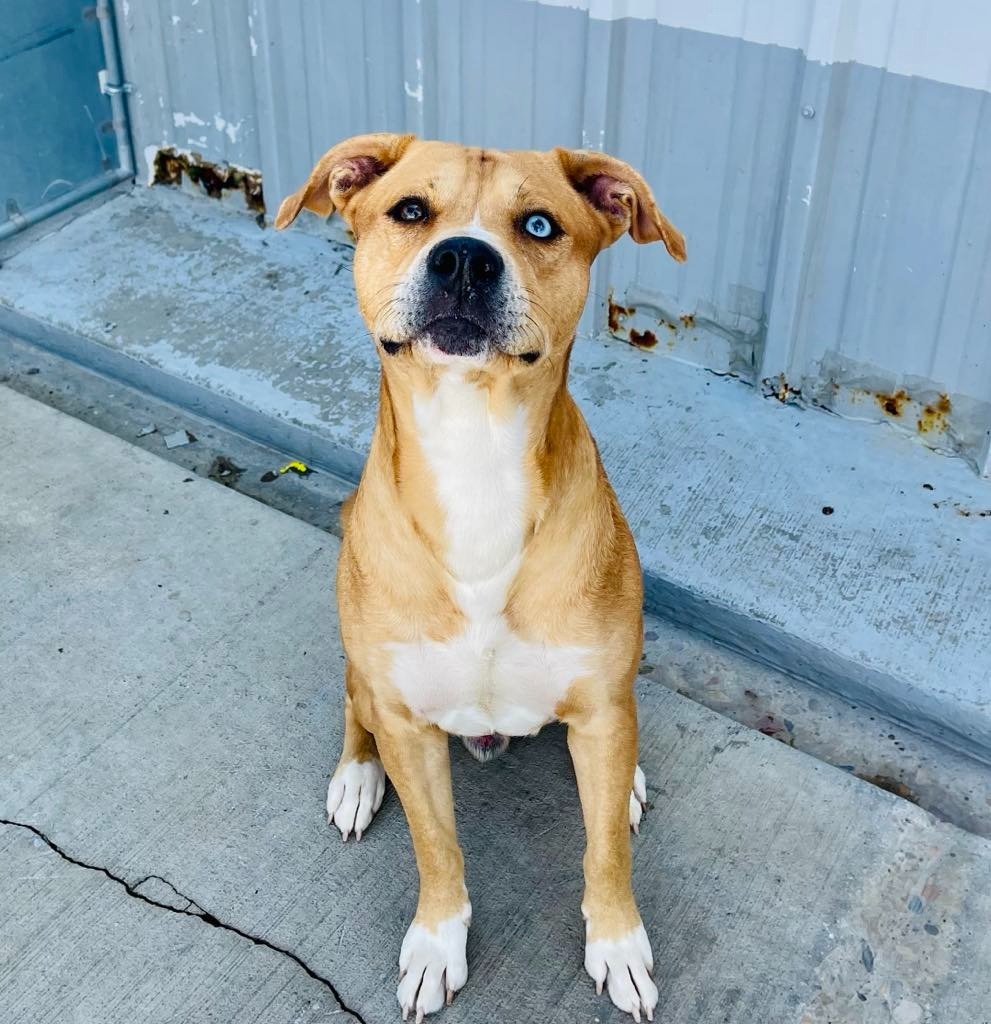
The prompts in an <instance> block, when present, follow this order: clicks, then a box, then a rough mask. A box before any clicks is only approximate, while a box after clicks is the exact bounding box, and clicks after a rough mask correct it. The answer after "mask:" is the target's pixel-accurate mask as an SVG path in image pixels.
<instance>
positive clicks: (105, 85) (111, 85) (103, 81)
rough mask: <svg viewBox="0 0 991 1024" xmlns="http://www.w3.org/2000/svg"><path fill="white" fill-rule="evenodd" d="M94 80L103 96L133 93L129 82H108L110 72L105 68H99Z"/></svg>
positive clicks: (132, 87)
mask: <svg viewBox="0 0 991 1024" xmlns="http://www.w3.org/2000/svg"><path fill="white" fill-rule="evenodd" d="M96 78H97V81H98V82H99V83H100V92H102V93H103V94H104V95H105V96H114V95H117V94H118V93H122V92H133V91H134V86H133V85H131V83H130V82H111V81H109V78H110V72H109V71H108V70H107V69H106V68H100V70H99V71H97V73H96Z"/></svg>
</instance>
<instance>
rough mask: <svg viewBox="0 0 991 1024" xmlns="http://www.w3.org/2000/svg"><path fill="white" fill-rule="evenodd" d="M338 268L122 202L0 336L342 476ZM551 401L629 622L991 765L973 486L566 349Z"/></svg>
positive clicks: (49, 260)
mask: <svg viewBox="0 0 991 1024" xmlns="http://www.w3.org/2000/svg"><path fill="white" fill-rule="evenodd" d="M83 252H85V253H86V258H85V259H80V258H79V254H80V253H83ZM348 258H349V250H348V249H346V248H345V247H343V246H341V245H339V244H337V243H333V242H329V241H327V240H324V239H320V238H317V237H314V236H311V235H308V234H306V233H302V232H289V233H284V234H275V233H273V232H269V231H264V230H261V229H259V228H258V227H257V225H256V224H255V223H254V222H253V221H252V220H250V219H248V218H245V217H242V216H238V215H236V214H234V213H232V212H230V211H227V210H225V209H223V208H221V207H219V206H217V205H214V204H209V203H206V202H202V203H196V202H193V201H191V200H189V199H187V198H186V197H183V196H181V195H179V194H177V193H173V192H170V191H167V190H151V191H143V190H141V191H138V192H135V193H133V194H131V195H123V196H120V197H117V198H115V199H114V200H113V201H111V202H108V203H106V204H104V205H103V206H100V207H97V208H96V209H92V210H90V211H89V212H87V213H86V214H85V215H83V216H81V217H80V218H79V219H78V220H76V221H74V222H71V223H68V224H66V225H63V226H61V227H60V229H59V230H57V231H53V232H52V233H50V234H48V235H47V236H44V235H42V234H41V233H39V235H38V236H37V237H36V239H35V240H34V242H33V244H30V245H23V244H22V245H20V246H19V248H18V249H17V250H15V251H14V252H13V254H12V255H11V256H10V258H9V259H7V261H6V262H5V264H4V266H3V269H2V272H0V327H4V326H7V327H8V328H9V329H11V330H13V331H14V332H15V333H21V334H24V335H26V336H28V337H30V338H32V339H33V340H35V341H37V342H38V343H40V344H44V345H48V346H52V347H54V348H56V349H57V350H59V351H62V352H63V353H68V354H69V355H71V356H73V357H74V358H77V359H79V360H81V361H82V362H84V363H86V364H87V365H91V366H95V367H96V368H98V369H102V370H105V371H106V372H109V373H111V374H114V375H117V376H119V377H123V378H124V379H127V380H130V381H132V382H135V383H137V384H139V385H140V386H142V387H145V388H147V389H149V390H151V391H152V392H153V393H155V394H156V395H159V396H160V397H164V398H167V399H170V400H173V401H177V402H179V403H181V404H184V405H186V406H187V407H189V408H191V409H193V410H194V411H197V412H200V413H202V414H204V415H206V416H208V417H209V418H213V419H216V420H219V421H220V422H222V423H225V424H226V425H228V426H232V427H234V428H235V429H237V430H240V431H243V432H245V433H248V434H251V435H253V436H256V437H259V438H261V439H262V440H263V441H265V442H266V443H270V444H274V445H275V446H276V447H279V448H282V449H283V450H287V451H292V452H294V453H296V454H298V455H299V456H300V457H302V458H304V459H305V460H306V461H308V462H312V463H314V464H316V465H318V466H322V467H324V468H328V469H331V470H333V471H336V472H338V473H339V474H340V475H342V476H346V477H350V478H352V479H355V478H356V476H357V473H358V471H359V468H360V464H361V461H362V456H363V452H364V451H365V450H366V447H367V444H368V438H369V435H370V431H371V426H372V423H373V419H374V414H375V398H376V387H377V384H376V381H377V364H376V357H375V354H374V351H373V348H372V346H371V344H370V343H369V342H368V339H367V337H366V336H365V332H364V329H363V327H362V325H361V323H360V321H359V319H358V317H357V313H356V312H355V309H354V297H353V291H352V287H351V284H350V280H349V274H348ZM572 382H573V390H574V392H575V394H576V396H577V398H578V399H579V401H580V402H581V404H582V406H583V408H584V410H585V412H586V415H587V416H588V419H589V422H590V424H591V426H592V428H593V431H594V432H595V434H596V437H597V439H598V441H599V444H600V448H601V451H602V455H603V459H604V461H605V463H606V467H607V469H608V470H609V473H610V476H611V479H612V480H613V483H614V485H615V486H616V489H617V491H618V493H619V496H620V499H621V501H622V502H623V505H624V508H625V509H626V512H627V515H628V517H629V519H630V522H631V525H632V526H633V530H634V533H635V534H636V536H637V541H638V544H639V547H640V551H641V556H642V559H643V563H644V569H645V573H646V582H647V597H648V607H649V608H651V609H652V610H654V611H657V612H660V613H662V614H663V615H665V616H666V617H668V618H671V619H673V620H675V621H676V622H678V623H680V624H683V625H688V626H691V627H692V628H695V629H698V630H700V631H702V632H704V633H706V634H707V635H709V636H712V637H714V638H716V639H718V640H719V641H720V642H722V643H725V644H727V645H729V646H732V647H735V648H737V649H738V650H741V651H743V652H744V653H745V654H747V655H748V656H750V657H757V658H759V659H762V660H764V661H765V662H767V663H769V664H771V665H773V666H775V667H778V668H781V669H783V670H785V671H787V672H790V673H791V674H793V675H797V676H800V677H802V678H804V679H807V680H810V681H811V682H813V683H815V684H817V685H820V686H822V687H825V688H827V689H829V690H832V691H834V692H838V693H841V694H843V695H844V696H846V697H848V698H850V699H851V700H853V701H854V702H856V703H867V704H870V705H872V706H874V707H877V708H879V709H880V710H881V711H882V712H884V713H886V714H888V715H890V716H891V717H894V718H896V719H897V720H899V721H901V722H903V723H905V724H906V725H907V726H909V727H910V728H914V729H916V730H918V731H920V732H923V733H926V734H928V735H931V736H935V737H937V738H940V739H942V740H945V741H946V742H947V743H950V744H952V745H954V746H956V747H958V748H960V749H962V750H965V751H968V752H970V753H973V754H975V755H977V756H979V757H982V758H984V759H985V760H991V704H989V702H988V696H987V692H986V681H987V679H988V678H989V676H991V618H989V616H988V615H987V608H988V607H989V606H991V544H989V542H988V541H989V536H991V532H989V531H991V516H986V515H984V516H982V515H981V513H982V512H985V511H988V510H991V484H989V483H987V482H984V481H980V480H978V479H976V478H975V477H974V476H973V474H972V473H971V472H970V470H969V469H968V468H967V466H966V465H964V463H963V462H961V461H959V460H950V459H942V458H937V457H935V456H933V455H932V454H931V453H929V452H927V451H926V450H924V449H922V448H921V447H919V446H917V445H915V444H913V443H911V442H910V441H909V440H907V439H906V438H905V437H902V436H899V435H897V434H895V433H894V432H893V431H873V430H870V429H868V428H865V427H863V426H860V425H856V424H851V423H847V422H843V421H841V420H839V419H836V418H831V417H825V416H823V415H821V414H819V413H816V412H812V411H806V410H800V409H797V408H795V407H792V406H783V405H780V404H778V403H776V402H759V401H756V400H755V398H754V395H753V392H752V391H751V390H750V389H748V388H746V387H744V386H743V385H741V384H740V383H739V382H737V381H735V380H732V379H724V378H718V377H715V376H712V375H710V374H706V373H704V372H702V371H698V370H696V369H694V368H691V367H687V366H684V365H682V364H679V363H676V362H674V361H671V360H660V359H658V358H657V356H656V354H654V353H650V352H641V351H638V350H635V349H632V348H631V347H630V346H628V345H625V344H620V343H608V342H602V341H601V340H595V341H593V340H590V339H585V338H582V339H580V340H579V343H578V344H577V346H576V349H575V354H574V359H573V371H572ZM926 485H928V488H927V487H926ZM929 488H931V489H929ZM827 507H828V508H833V509H834V513H833V514H832V515H824V514H823V511H822V510H823V509H824V508H827Z"/></svg>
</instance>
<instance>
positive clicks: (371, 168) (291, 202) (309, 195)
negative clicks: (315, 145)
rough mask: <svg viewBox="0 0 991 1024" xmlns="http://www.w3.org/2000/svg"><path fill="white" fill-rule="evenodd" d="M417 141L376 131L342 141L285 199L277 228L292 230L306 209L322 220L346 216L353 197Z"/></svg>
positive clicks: (278, 217)
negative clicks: (303, 182) (335, 216)
mask: <svg viewBox="0 0 991 1024" xmlns="http://www.w3.org/2000/svg"><path fill="white" fill-rule="evenodd" d="M415 138H416V136H415V135H394V134H393V133H392V132H377V133H375V134H372V135H355V136H353V137H352V138H350V139H345V140H344V141H343V142H339V143H338V144H337V145H336V146H334V147H333V148H332V149H328V150H327V152H326V153H324V155H323V156H322V157H320V159H319V160H318V161H317V165H316V167H314V168H313V170H312V171H310V176H309V178H308V179H307V181H306V184H305V185H304V186H303V187H302V188H301V189H298V190H297V191H296V192H293V194H292V195H291V196H286V198H285V199H283V200H282V204H281V205H280V206H279V212H278V213H277V214H276V215H275V226H276V227H277V228H278V229H279V230H280V231H281V230H282V228H287V227H289V225H290V224H292V222H293V221H294V220H295V219H296V218H297V217H298V216H299V211H300V210H302V209H303V207H304V206H305V207H306V209H308V210H312V211H313V212H314V213H316V214H318V215H319V216H321V217H328V216H330V214H332V213H333V212H334V211H335V210H336V211H337V212H338V213H340V214H344V213H345V210H346V208H347V205H348V203H349V202H350V201H351V200H352V199H353V198H354V196H355V195H356V194H357V193H358V192H360V191H361V190H362V189H363V188H364V187H365V186H366V185H370V184H371V183H372V182H373V181H374V180H375V179H376V178H377V177H379V176H380V175H382V174H385V172H386V171H387V170H388V169H389V168H390V167H392V165H393V164H394V163H396V161H398V160H399V159H400V157H401V156H402V155H403V153H405V152H406V149H407V147H408V146H409V144H410V143H411V142H412V141H413V140H414V139H415Z"/></svg>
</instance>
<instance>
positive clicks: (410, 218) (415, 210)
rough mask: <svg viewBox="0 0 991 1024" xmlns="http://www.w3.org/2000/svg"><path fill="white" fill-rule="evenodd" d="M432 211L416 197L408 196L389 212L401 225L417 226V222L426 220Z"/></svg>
mask: <svg viewBox="0 0 991 1024" xmlns="http://www.w3.org/2000/svg"><path fill="white" fill-rule="evenodd" d="M429 213H430V211H429V210H428V208H427V204H426V203H425V202H424V201H423V200H422V199H417V198H415V197H414V196H407V197H406V198H405V199H400V200H399V202H398V203H396V205H395V206H393V208H392V209H391V210H390V211H389V216H390V217H391V218H392V219H393V220H397V221H399V222H400V223H401V224H415V223H416V222H417V221H420V220H426V219H427V217H428V216H429Z"/></svg>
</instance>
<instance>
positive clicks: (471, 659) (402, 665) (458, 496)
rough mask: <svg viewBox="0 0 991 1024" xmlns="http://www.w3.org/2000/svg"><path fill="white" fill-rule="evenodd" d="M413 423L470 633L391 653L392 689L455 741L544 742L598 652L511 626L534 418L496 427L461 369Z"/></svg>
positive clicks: (417, 405)
mask: <svg viewBox="0 0 991 1024" xmlns="http://www.w3.org/2000/svg"><path fill="white" fill-rule="evenodd" d="M414 414H415V418H416V427H417V432H418V435H419V441H420V445H421V447H422V449H423V453H424V456H425V458H426V460H427V464H428V465H429V467H430V469H431V471H432V473H433V476H434V485H435V487H436V489H437V497H438V499H439V501H440V504H441V507H442V508H443V510H444V515H445V528H446V534H447V552H446V562H447V568H448V571H449V573H450V574H451V579H452V586H453V590H454V595H455V598H456V600H457V601H458V603H459V605H460V606H461V610H462V611H463V612H464V614H465V617H466V619H467V620H468V622H467V626H466V628H465V629H464V631H463V632H462V633H460V634H459V635H458V636H455V637H452V638H451V639H450V640H448V641H446V642H444V643H438V642H436V641H431V640H424V641H421V642H419V643H404V644H395V645H393V661H392V681H393V683H394V685H395V686H396V687H397V689H398V690H399V691H400V693H401V694H402V695H403V698H404V699H405V701H406V703H407V705H408V706H409V707H410V709H411V710H412V711H414V712H416V713H417V714H419V715H422V716H423V717H424V718H426V719H428V720H429V721H431V722H434V723H435V724H437V725H439V726H440V727H441V728H442V729H444V730H446V731H447V732H452V733H457V734H460V735H462V736H481V735H485V734H487V733H493V732H499V733H503V734H504V735H507V736H520V735H526V734H528V733H533V732H536V731H537V730H538V729H539V728H540V727H541V726H542V725H544V724H545V723H546V722H548V721H550V720H551V719H552V718H553V717H554V708H555V706H556V705H557V704H558V702H559V701H560V700H561V698H562V697H563V696H564V695H565V693H566V692H567V690H568V687H569V686H570V684H571V683H572V682H573V681H574V679H575V678H576V677H578V676H579V675H581V674H583V672H585V671H586V661H587V656H588V654H589V651H588V650H587V649H586V648H583V647H553V646H549V645H547V644H541V643H531V642H528V641H525V640H522V639H520V637H518V636H517V635H516V634H515V633H514V632H513V631H512V630H511V629H510V627H509V624H508V623H507V621H506V618H505V616H504V615H503V611H504V609H505V606H506V598H507V594H508V592H509V587H510V585H511V584H512V582H513V579H514V578H515V576H516V573H517V571H518V570H519V567H520V561H521V558H522V551H523V517H524V511H525V505H526V498H527V495H526V478H525V473H524V460H525V457H526V444H527V424H526V414H525V410H524V409H523V408H517V409H516V410H514V411H513V413H512V414H511V415H510V416H509V417H508V418H505V419H497V418H495V417H493V415H492V414H491V413H490V410H489V408H488V400H487V393H486V391H485V390H484V389H483V388H479V387H476V386H475V385H474V384H471V383H469V382H467V381H465V379H464V376H463V373H462V372H461V371H460V369H459V368H457V367H453V366H452V367H450V368H449V369H448V371H447V372H446V373H445V375H444V376H443V378H442V379H441V382H440V384H439V385H438V387H437V389H436V391H435V392H434V394H433V395H431V396H430V397H429V398H418V399H415V400H414Z"/></svg>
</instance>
